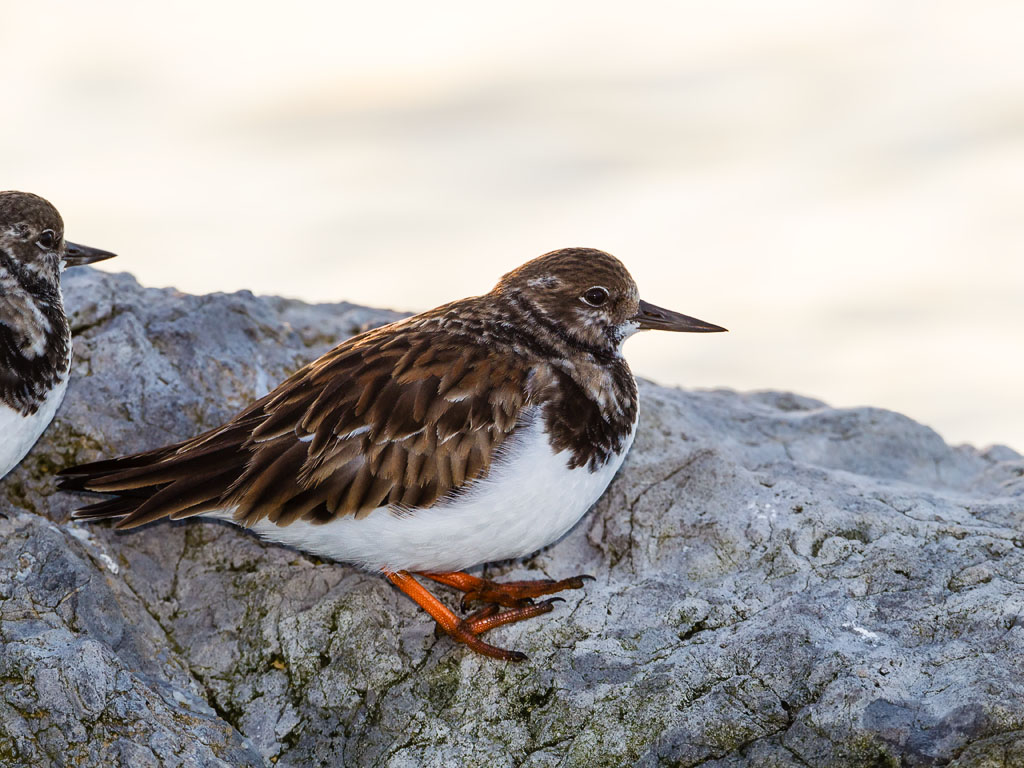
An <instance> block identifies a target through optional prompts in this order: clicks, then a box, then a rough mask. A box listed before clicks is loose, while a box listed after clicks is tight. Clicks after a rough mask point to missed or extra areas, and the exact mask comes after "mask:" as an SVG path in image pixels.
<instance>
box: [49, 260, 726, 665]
mask: <svg viewBox="0 0 1024 768" xmlns="http://www.w3.org/2000/svg"><path fill="white" fill-rule="evenodd" d="M642 330H665V331H689V332H697V333H707V332H714V331H724V330H725V329H724V328H721V327H719V326H717V325H711V324H710V323H705V322H703V321H701V320H697V319H695V318H692V317H687V316H686V315H681V314H679V313H677V312H672V311H669V310H666V309H661V308H659V307H656V306H654V305H652V304H648V303H647V302H645V301H642V300H641V299H640V297H639V294H638V291H637V287H636V283H635V282H634V281H633V278H632V277H631V276H630V274H629V272H628V271H627V270H626V268H625V267H624V266H623V265H622V263H621V262H619V261H618V260H617V259H616V258H614V257H613V256H611V255H609V254H607V253H604V252H602V251H598V250H594V249H590V248H570V249H564V250H560V251H554V252H552V253H549V254H546V255H544V256H541V257H539V258H537V259H534V260H533V261H530V262H528V263H526V264H524V265H523V266H521V267H519V268H518V269H516V270H514V271H512V272H510V273H508V274H507V275H505V276H504V277H503V278H502V279H501V280H500V282H499V283H498V284H497V286H495V288H494V289H493V290H492V291H491V292H490V293H487V294H485V295H483V296H475V297H471V298H467V299H462V300H461V301H455V302H452V303H450V304H445V305H444V306H441V307H438V308H436V309H432V310H430V311H428V312H424V313H422V314H419V315H416V316H414V317H410V318H408V319H405V320H401V321H398V322H396V323H392V324H390V325H386V326H384V327H382V328H377V329H374V330H371V331H367V332H366V333H362V334H360V335H358V336H355V337H353V338H351V339H348V340H347V341H345V342H343V343H342V344H340V345H339V346H337V347H335V348H334V349H333V350H331V351H330V352H328V353H327V354H326V355H324V356H323V357H321V358H320V359H319V360H316V361H314V362H312V363H310V364H309V365H307V366H306V367H304V368H302V369H301V370H299V371H297V372H296V373H295V374H294V375H292V376H291V377H290V378H288V379H287V380H286V381H284V382H283V383H282V384H281V385H280V386H278V387H277V388H276V389H274V390H273V391H272V392H270V393H269V394H268V395H266V396H265V397H262V398H260V399H259V400H257V401H256V402H255V403H253V404H252V405H250V406H249V407H248V408H246V409H245V410H244V411H242V412H241V413H239V414H238V415H237V416H235V417H234V418H233V419H231V420H230V421H228V422H227V423H226V424H224V425H222V426H220V427H217V428H215V429H212V430H210V431H209V432H206V433H204V434H202V435H199V436H198V437H195V438H193V439H191V440H186V441H184V442H182V443H177V444H175V445H169V446H166V447H163V448H158V449H156V450H153V451H149V452H146V453H140V454H136V455H133V456H126V457H123V458H118V459H113V460H109V461H100V462H96V463H92V464H84V465H81V466H78V467H72V468H69V469H66V470H64V471H63V472H62V473H61V474H63V475H65V476H66V478H65V479H64V480H63V481H62V484H61V487H62V488H64V489H67V490H80V491H97V492H102V493H108V494H115V497H114V498H110V499H106V500H104V501H101V502H99V503H96V504H93V505H92V506H89V507H85V508H84V509H80V510H79V511H78V512H76V513H75V517H77V518H80V519H101V518H120V521H119V522H118V524H117V527H119V528H132V527H135V526H138V525H143V524H144V523H149V522H152V521H154V520H158V519H160V518H165V517H166V518H171V519H175V520H176V519H180V518H185V517H192V516H195V515H203V516H208V517H214V518H219V519H222V520H228V521H231V522H233V523H236V524H238V525H240V526H243V527H245V528H247V529H249V530H251V531H253V532H254V533H256V534H258V535H260V536H262V537H263V538H265V539H268V540H270V541H274V542H279V543H282V544H286V545H289V546H292V547H295V548H297V549H300V550H303V551H306V552H310V553H313V554H315V555H318V556H321V557H327V558H332V559H334V560H339V561H343V562H348V563H354V564H356V565H359V566H361V567H364V568H367V569H372V570H375V571H379V572H381V573H383V574H384V575H385V576H387V578H388V579H390V580H391V581H392V582H393V583H394V584H395V586H397V587H398V588H399V589H400V590H401V591H402V592H404V593H405V594H406V595H408V596H409V597H410V598H412V599H413V600H414V601H416V602H417V603H418V604H419V605H420V606H421V607H422V608H423V609H424V610H426V611H427V613H428V614H430V616H432V617H433V618H434V620H435V621H437V623H438V624H439V625H440V626H441V628H443V629H444V630H445V631H446V632H447V633H448V634H449V635H451V636H452V637H453V638H454V639H455V640H457V641H459V642H462V643H465V644H466V645H467V646H469V647H470V648H471V649H473V650H474V651H477V652H479V653H482V654H486V655H487V656H492V657H494V658H498V659H504V660H508V661H521V660H523V659H525V658H526V657H525V656H524V655H523V654H522V653H519V652H517V651H509V650H504V649H502V648H499V647H496V646H494V645H490V644H488V643H486V642H485V641H484V640H483V639H481V637H480V635H481V634H482V633H484V632H486V631H487V630H490V629H493V628H495V627H499V626H502V625H504V624H509V623H511V622H515V621H520V620H522V619H527V618H531V617H534V616H538V615H540V614H543V613H547V612H549V611H551V610H552V606H553V603H554V602H555V600H558V599H559V598H549V599H544V600H541V601H540V602H537V601H536V600H537V599H538V598H542V597H545V596H547V595H551V594H554V593H556V592H559V591H561V590H564V589H578V588H580V587H582V585H583V578H584V577H581V576H575V577H572V578H567V579H563V580H560V581H554V580H537V581H519V582H506V583H497V582H494V581H491V580H488V579H482V578H479V577H476V576H473V575H470V574H467V573H464V572H463V571H464V569H466V568H471V567H473V566H475V565H479V564H482V563H486V562H490V561H495V560H505V559H509V558H516V557H522V556H525V555H529V554H531V553H533V552H535V551H536V550H538V549H540V548H542V547H544V546H545V545H547V544H550V543H551V542H553V541H555V540H556V539H558V538H559V537H561V536H562V535H563V534H565V533H566V532H567V531H568V530H569V529H570V528H571V527H572V526H573V525H574V524H575V523H576V522H577V521H578V520H579V519H580V518H581V517H582V516H583V514H584V513H585V512H586V511H587V510H588V509H589V508H590V507H591V505H593V504H594V502H595V501H597V499H598V497H600V496H601V494H602V493H603V492H604V490H605V488H606V487H607V486H608V483H609V482H611V479H612V477H613V476H614V475H615V473H616V472H617V471H618V469H619V467H620V466H621V465H622V462H623V459H624V458H625V456H626V453H627V451H628V450H629V448H630V446H631V444H632V442H633V436H634V434H635V432H636V424H637V387H636V381H635V380H634V378H633V374H632V373H631V372H630V369H629V366H628V365H627V363H626V361H625V359H624V358H623V356H622V345H623V342H624V341H625V340H626V339H627V338H629V337H630V336H631V335H633V334H634V333H636V332H637V331H642ZM413 574H417V575H419V576H420V577H421V578H424V579H427V580H429V581H434V582H438V583H440V584H444V585H447V586H449V587H453V588H455V589H456V590H460V591H461V592H463V593H464V597H463V609H464V610H465V607H466V606H467V605H469V604H471V603H474V602H477V603H480V604H481V606H482V607H480V608H479V609H477V610H475V611H474V612H472V613H470V614H469V615H467V616H464V617H459V616H457V615H456V614H455V613H453V612H452V611H451V610H449V609H448V608H447V607H446V606H445V605H444V604H443V603H441V602H440V601H439V600H438V599H437V598H436V597H435V596H434V595H433V594H432V593H431V592H429V591H428V590H427V589H426V587H424V586H423V584H422V583H421V582H420V581H418V580H417V579H416V578H414V577H413Z"/></svg>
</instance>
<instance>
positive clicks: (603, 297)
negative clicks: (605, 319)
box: [583, 286, 608, 307]
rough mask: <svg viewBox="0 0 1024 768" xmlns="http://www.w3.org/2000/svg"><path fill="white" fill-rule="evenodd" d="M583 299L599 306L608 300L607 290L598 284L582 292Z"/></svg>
mask: <svg viewBox="0 0 1024 768" xmlns="http://www.w3.org/2000/svg"><path fill="white" fill-rule="evenodd" d="M583 300H584V301H585V302H587V304H589V305H590V306H592V307H600V306H601V305H602V304H604V303H605V302H606V301H608V291H606V290H605V289H604V288H601V287H600V286H595V287H593V288H590V289H588V290H587V292H586V293H584V294H583Z"/></svg>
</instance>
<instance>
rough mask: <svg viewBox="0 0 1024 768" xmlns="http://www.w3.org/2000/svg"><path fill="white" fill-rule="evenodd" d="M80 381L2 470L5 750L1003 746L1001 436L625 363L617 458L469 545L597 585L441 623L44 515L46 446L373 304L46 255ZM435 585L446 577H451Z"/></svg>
mask: <svg viewBox="0 0 1024 768" xmlns="http://www.w3.org/2000/svg"><path fill="white" fill-rule="evenodd" d="M67 294H68V305H69V307H70V308H71V312H72V314H71V317H72V323H73V326H74V329H75V332H76V334H77V335H76V341H75V345H76V346H75V352H76V358H75V363H74V369H73V373H74V377H73V380H72V385H71V388H70V390H69V393H68V398H67V401H66V402H65V404H64V406H63V408H62V409H61V411H60V412H59V413H58V416H57V419H56V420H55V422H54V424H53V425H52V427H51V429H50V430H49V431H48V432H47V434H46V435H45V436H44V438H43V439H42V440H41V441H40V443H39V444H38V445H37V447H36V448H35V449H34V450H33V452H32V453H31V454H30V455H29V456H28V457H27V458H26V460H25V461H24V462H23V464H22V465H21V466H20V467H19V468H18V469H17V470H16V471H15V472H14V473H12V475H10V476H9V477H8V478H6V479H5V480H4V481H3V482H2V483H0V513H3V514H4V515H6V517H5V518H0V642H2V643H3V649H2V656H0V765H2V766H8V765H10V766H20V765H32V766H46V765H58V766H64V765H74V766H111V765H130V766H147V765H154V766H157V765H160V766H163V765H183V766H193V765H198V766H207V765H209V766H217V765H231V766H242V765H263V764H266V765H276V766H294V767H295V768H298V767H300V766H302V767H303V768H305V767H306V766H337V765H359V766H363V765H366V766H391V767H397V766H450V765H464V766H530V767H531V768H540V767H541V766H545V767H547V766H586V767H587V768H596V767H597V766H620V765H639V766H651V767H653V766H695V765H701V766H718V767H722V768H724V767H725V766H730V767H732V766H745V765H758V766H886V765H892V766H900V765H906V766H943V765H955V766H1014V765H1021V764H1024V620H1022V614H1024V588H1022V577H1021V574H1022V573H1024V532H1022V531H1024V459H1022V457H1021V456H1020V455H1019V454H1018V453H1016V452H1015V451H1013V450H1011V449H1009V448H1007V447H1005V446H997V447H993V448H989V449H987V450H984V451H979V450H976V449H974V448H970V447H966V446H961V447H950V446H947V445H946V444H945V443H944V442H943V441H942V439H941V438H940V437H939V436H938V435H937V434H935V432H933V431H932V430H930V429H928V428H927V427H924V426H921V425H919V424H916V423H914V422H913V421H911V420H909V419H907V418H905V417H903V416H900V415H899V414H895V413H891V412H887V411H882V410H877V409H872V408H857V409H844V410H839V409H832V408H829V407H827V406H826V405H824V404H823V403H820V402H818V401H815V400H810V399H808V398H803V397H799V396H796V395H791V394H782V393H770V392H764V393H749V394H739V393H735V392H729V391H709V392H686V391H680V390H674V389H667V388H663V387H658V386H656V385H653V384H649V383H644V384H642V387H641V397H642V410H641V427H640V431H639V434H638V437H637V441H636V445H635V447H634V449H633V451H632V453H631V454H630V457H629V459H628V460H627V462H626V464H625V466H624V468H623V470H622V472H621V473H620V474H619V476H618V477H617V478H616V480H615V481H614V483H613V484H612V486H611V487H610V488H609V490H608V492H607V493H606V494H605V496H604V497H603V498H602V499H601V500H600V501H599V502H598V504H597V505H596V506H595V508H594V509H593V510H592V511H591V512H590V514H589V515H588V516H587V517H585V518H584V520H583V521H582V522H581V523H580V524H579V525H578V526H577V527H576V528H575V529H574V530H573V531H571V532H570V534H569V535H568V536H566V537H565V538H564V539H563V540H562V541H560V542H559V543H557V544H555V545H553V546H551V547H548V548H547V549H545V550H544V551H542V552H540V553H538V554H537V555H535V556H533V557H531V558H529V559H527V560H524V561H519V562H511V563H500V564H495V565H490V566H487V567H485V568H484V569H482V572H483V573H485V574H486V575H487V576H491V577H499V578H537V577H545V576H550V577H554V578H560V577H564V576H568V575H573V574H576V573H590V574H592V575H594V576H595V577H596V581H594V582H590V583H588V584H587V586H586V589H585V590H584V591H582V592H572V593H568V594H566V597H567V598H568V602H567V603H564V604H560V605H559V606H558V607H557V609H556V611H555V612H554V613H552V614H550V615H549V616H547V617H543V618H541V619H537V620H533V621H530V622H524V623H523V624H519V625H513V626H510V627H506V628H502V629H500V630H496V631H495V632H494V633H493V636H494V641H495V642H497V643H498V644H500V645H503V646H506V647H512V648H517V649H520V650H523V651H526V652H527V653H528V654H529V656H530V659H529V661H528V662H526V663H523V664H520V665H507V664H501V663H497V662H494V661H492V660H489V659H485V658H481V657H478V656H474V655H472V654H470V653H468V652H467V651H466V650H465V649H464V648H461V647H459V646H457V645H455V644H454V643H452V642H450V641H449V640H448V639H447V638H444V637H441V638H438V637H437V636H435V633H434V628H433V625H432V622H430V621H429V620H428V619H427V618H426V617H425V616H424V615H423V614H422V612H420V611H419V609H418V608H416V606H414V605H412V604H411V603H410V602H409V601H408V600H406V598H404V597H403V596H402V595H400V594H398V593H396V592H395V590H393V589H392V588H391V587H390V586H389V585H388V584H387V583H386V582H385V581H384V580H383V579H381V578H380V577H379V576H375V575H373V574H367V573H363V572H360V571H358V570H356V569H354V568H351V567H349V566H347V565H341V564H337V563H330V562H322V561H319V560H316V559H313V558H310V557H307V556H305V555H303V554H301V553H298V552H294V551H292V550H288V549H284V548H281V547H277V546H272V545H265V544H263V543H261V542H260V541H258V540H256V539H255V538H253V537H251V536H249V535H247V534H245V533H244V532H241V531H239V530H237V529H235V528H232V527H230V526H227V525H223V524H219V523H212V522H205V521H184V522H179V523H162V524H157V525H153V526H149V527H147V528H143V529H140V530H136V531H131V532H126V533H118V532H115V531H113V530H112V529H111V528H110V527H109V525H107V524H95V525H92V526H84V525H79V524H76V523H71V522H69V521H68V514H69V511H70V510H71V509H72V508H73V507H74V506H75V504H76V503H78V502H80V499H76V498H75V497H70V496H66V495H63V494H54V493H53V489H54V480H53V477H52V473H53V471H54V470H56V469H58V468H60V467H63V466H65V465H67V464H71V463H74V462H78V461H85V460H90V459H94V458H97V457H101V456H109V455H113V454H119V453H124V452H128V451H134V450H140V449H144V448H150V447H155V446H157V445H160V444H162V443H165V442H167V441H170V440H175V439H180V438H184V437H187V436H190V435H192V434H194V433H196V432H197V431H199V430H201V429H203V428H205V427H209V426H212V425H214V424H216V423H219V422H220V421H221V420H222V419H224V418H226V417H228V416H229V415H230V414H231V413H232V412H234V411H235V410H237V409H238V408H240V407H241V406H242V405H244V404H245V403H247V402H248V401H250V400H251V399H252V398H254V397H256V396H257V395H259V394H262V393H263V392H265V391H266V390H267V389H268V388H269V387H271V386H272V385H273V384H274V383H276V382H277V381H278V380H280V379H281V378H283V377H284V376H285V375H286V374H287V373H289V372H290V371H291V370H293V369H294V368H295V367H297V366H298V365H300V364H301V363H303V362H305V361H307V360H310V359H312V358H314V357H316V356H317V355H319V354H321V353H323V352H324V351H325V350H326V349H327V348H329V347H330V346H331V345H332V344H333V343H335V342H336V341H337V340H339V339H341V338H343V337H345V336H347V335H349V334H351V333H354V332H356V331H357V330H359V329H361V328H364V327H368V326H370V325H374V324H379V323H382V322H387V321H390V320H391V319H394V318H395V317H397V316H398V315H396V314H395V313H386V312H380V311H374V310H367V309H363V308H359V307H355V306H351V305H346V304H339V305H325V306H308V305H305V304H301V303H299V302H294V301H287V300H283V299H273V298H262V297H254V296H252V295H251V294H248V293H239V294H232V295H211V296H202V297H197V296H186V295H183V294H180V293H177V292H174V291H171V290H154V289H144V288H140V287H139V286H138V285H137V284H136V283H135V281H134V280H133V279H132V278H131V277H129V276H126V275H116V276H110V275H100V274H99V273H95V272H90V271H89V270H81V271H79V273H78V274H74V273H71V274H69V275H68V285H67ZM444 598H445V599H449V600H450V602H451V604H452V605H453V606H454V605H455V602H456V601H455V597H454V595H450V594H446V595H444Z"/></svg>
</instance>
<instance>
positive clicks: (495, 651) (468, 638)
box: [384, 571, 551, 661]
mask: <svg viewBox="0 0 1024 768" xmlns="http://www.w3.org/2000/svg"><path fill="white" fill-rule="evenodd" d="M384 575H385V576H387V577H388V579H390V580H391V583H392V584H394V585H395V586H396V587H398V588H399V589H400V590H402V591H403V592H404V593H405V594H407V595H408V596H409V597H410V598H412V599H413V600H414V601H415V602H416V604H417V605H419V606H420V608H422V609H423V610H425V611H426V612H427V613H429V614H430V616H431V618H433V619H434V621H436V622H437V623H438V625H439V626H440V627H441V629H443V630H444V631H445V632H447V633H448V634H449V635H451V636H452V638H453V639H455V640H456V641H458V642H460V643H465V644H466V645H467V646H469V648H470V649H472V650H474V651H476V652H477V653H482V654H483V655H484V656H490V657H491V658H492V659H501V660H502V661H525V660H526V654H525V653H520V652H519V651H506V650H505V649H504V648H498V647H497V646H494V645H490V644H489V643H485V642H484V641H483V640H481V639H480V638H479V637H477V634H478V633H477V632H474V631H473V629H474V627H473V625H471V624H470V623H469V622H467V621H465V620H463V619H460V618H459V617H458V616H456V615H455V614H454V613H452V612H451V611H450V610H448V608H446V607H445V606H444V604H443V603H442V602H441V601H440V600H438V599H437V598H436V597H434V596H433V595H432V594H430V592H428V591H427V589H426V587H424V586H423V585H422V584H420V583H419V582H418V581H416V579H414V578H413V577H412V576H410V575H409V572H408V571H396V572H394V573H387V572H385V574H384ZM531 607H536V608H540V607H541V606H539V605H538V606H531ZM547 610H551V607H550V606H547ZM540 612H541V613H543V612H545V611H540ZM534 615H535V614H534ZM499 616H500V614H499ZM499 616H494V615H493V612H491V613H489V614H487V615H482V616H478V617H477V618H476V619H475V620H479V621H481V622H483V623H486V622H491V626H500V623H507V622H500V623H494V622H495V620H496V619H498V618H499ZM522 618H529V617H528V616H523V617H522ZM489 628H490V626H486V627H484V628H483V629H480V630H478V631H479V632H483V631H484V629H489Z"/></svg>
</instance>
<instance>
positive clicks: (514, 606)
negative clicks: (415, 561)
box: [385, 571, 591, 661]
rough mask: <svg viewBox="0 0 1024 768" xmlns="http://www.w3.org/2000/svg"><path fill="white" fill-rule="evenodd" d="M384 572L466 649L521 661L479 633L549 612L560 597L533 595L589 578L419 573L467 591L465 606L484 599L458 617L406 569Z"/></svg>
mask: <svg viewBox="0 0 1024 768" xmlns="http://www.w3.org/2000/svg"><path fill="white" fill-rule="evenodd" d="M385 575H386V576H387V577H388V579H390V580H391V582H392V583H393V584H394V585H395V586H396V587H398V588H399V589H400V590H401V591H402V592H404V593H405V594H406V595H408V596H409V597H410V598H412V599H413V600H414V601H415V602H416V603H417V604H418V605H419V606H420V607H421V608H423V609H424V610H425V611H426V612H427V613H429V614H430V616H431V617H432V618H433V619H434V621H436V622H437V626H438V629H439V630H443V631H444V632H446V633H447V634H448V635H450V636H451V637H452V639H454V640H456V641H457V642H460V643H464V644H465V645H466V646H468V647H469V648H470V650H473V651H475V652H477V653H480V654H483V655H484V656H490V657H491V658H494V659H501V660H503V661H525V660H526V654H524V653H520V652H519V651H509V650H505V649H504V648H498V647H497V646H494V645H491V644H490V643H486V642H484V641H483V640H481V639H480V637H479V635H481V634H483V633H484V632H487V631H489V630H491V629H494V628H495V627H502V626H505V625H506V624H513V623H515V622H517V621H524V620H526V619H532V618H533V617H534V616H540V615H542V614H545V613H550V612H551V610H552V609H553V608H554V604H555V603H557V602H560V601H562V598H560V597H552V598H548V599H547V600H542V601H541V602H539V603H535V602H533V598H534V597H539V596H541V595H546V594H550V593H551V592H559V591H561V590H563V589H579V588H580V587H582V586H583V580H584V579H586V578H591V577H589V576H575V577H573V578H571V579H563V580H562V581H552V580H550V579H544V580H539V581H517V582H509V583H506V584H497V583H495V582H493V581H489V580H487V579H479V578H477V577H475V576H470V575H469V574H465V573H423V574H421V575H422V576H425V577H427V578H428V579H431V580H433V581H436V582H438V583H440V584H447V585H448V586H451V587H455V588H456V589H461V590H462V591H464V592H467V595H466V598H464V599H463V606H465V604H466V602H467V599H471V600H474V601H485V603H486V604H485V605H484V606H482V607H481V608H478V609H477V610H476V611H473V613H471V614H469V615H468V616H466V617H465V618H459V617H458V616H456V615H455V614H454V613H452V612H451V610H449V609H448V608H447V607H446V606H445V605H444V604H443V603H441V601H440V600H438V599H437V598H436V597H434V596H433V595H432V594H431V593H430V592H429V591H427V589H426V588H425V587H424V586H423V585H422V584H420V583H419V582H418V581H416V580H415V579H414V578H413V577H412V576H411V575H410V574H409V573H408V572H407V571H395V572H393V573H386V574H385ZM508 586H511V587H512V588H513V589H512V590H510V591H506V590H504V589H503V588H504V587H508ZM464 587H465V589H464ZM491 598H494V599H491ZM501 607H506V608H508V610H505V611H502V610H501Z"/></svg>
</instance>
